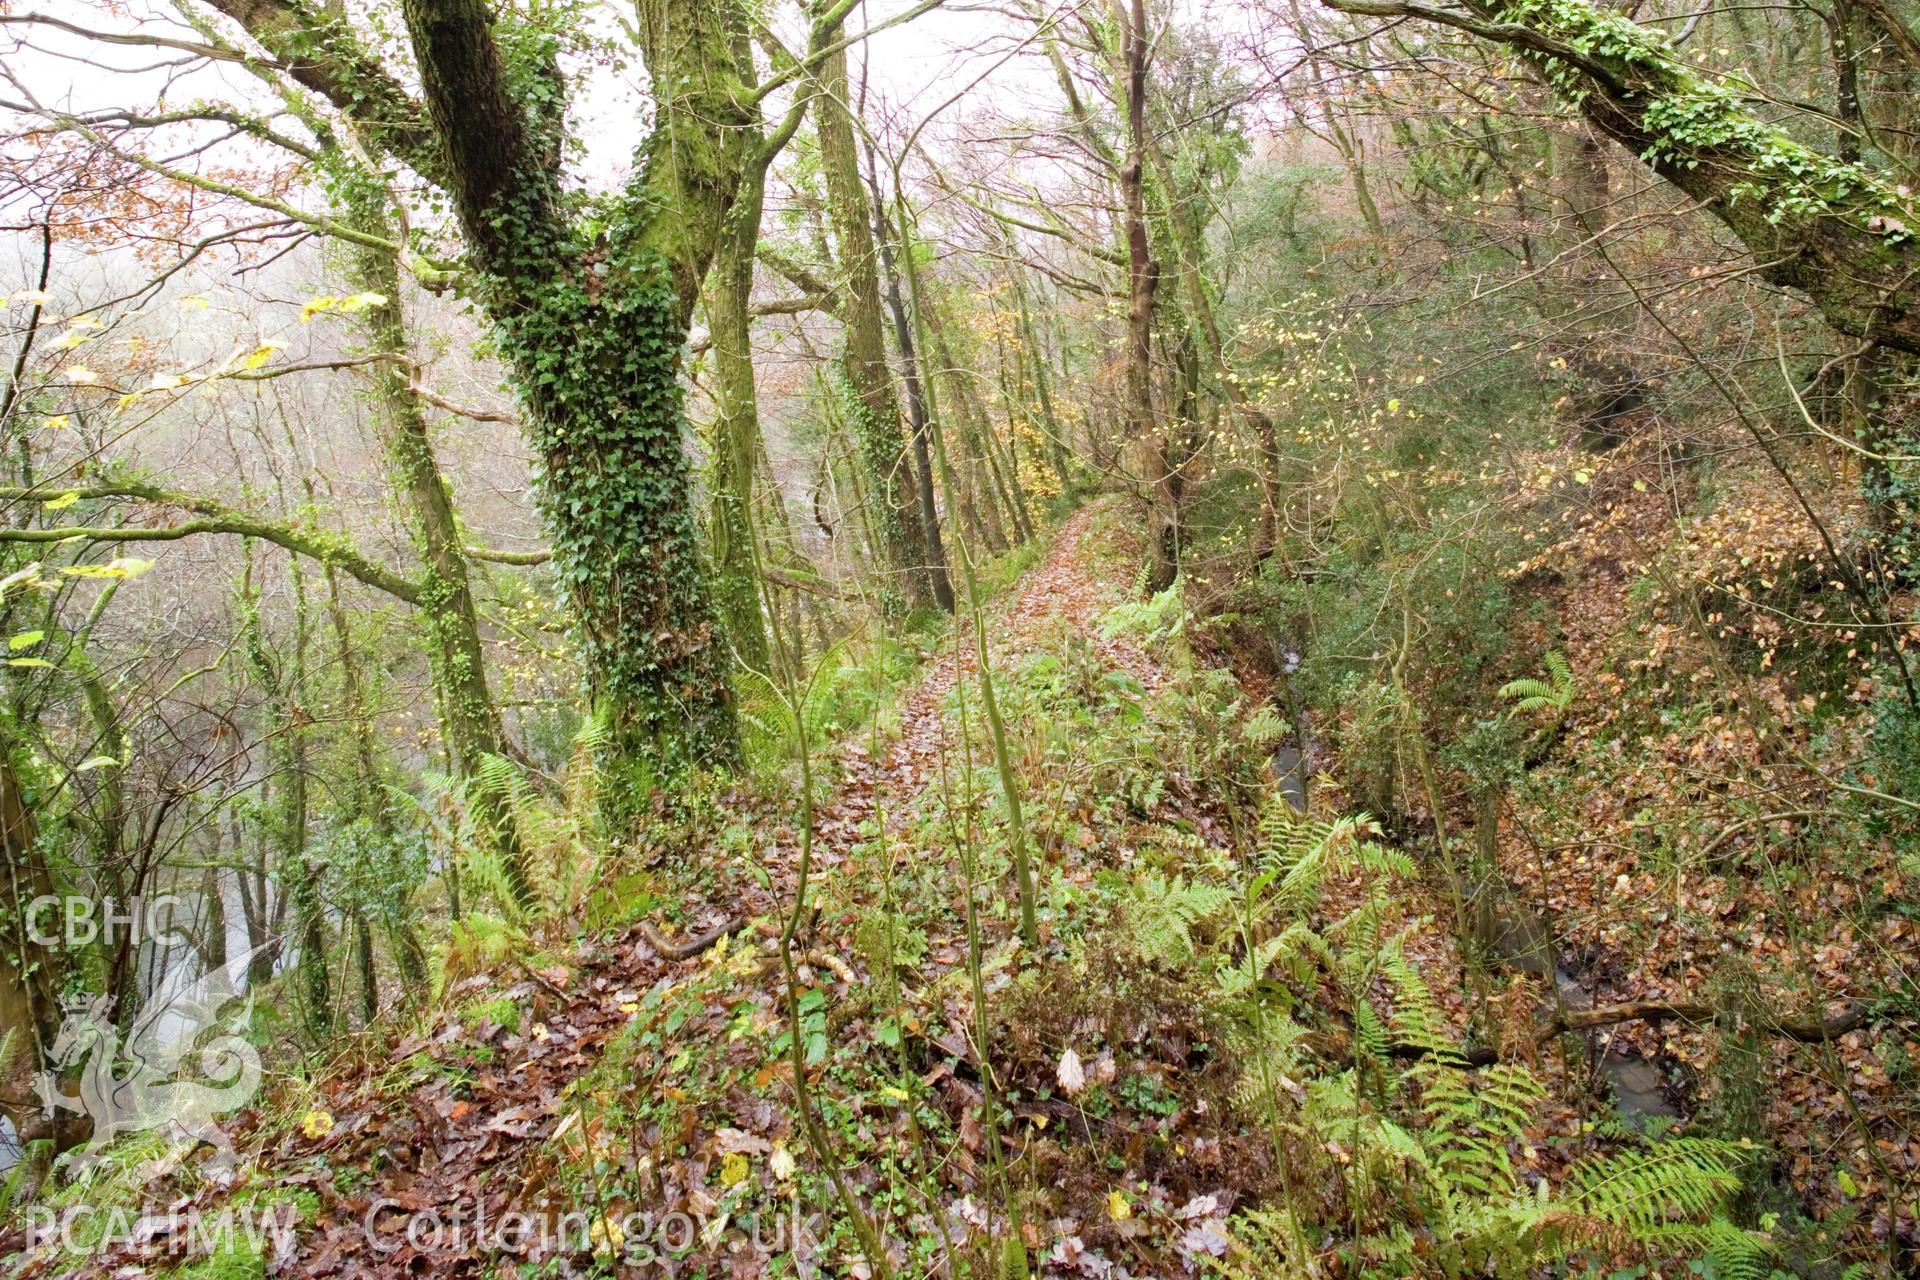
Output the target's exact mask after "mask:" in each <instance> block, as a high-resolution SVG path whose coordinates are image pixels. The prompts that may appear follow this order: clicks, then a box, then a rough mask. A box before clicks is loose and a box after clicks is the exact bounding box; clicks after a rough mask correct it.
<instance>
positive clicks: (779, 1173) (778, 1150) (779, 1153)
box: [767, 1142, 800, 1182]
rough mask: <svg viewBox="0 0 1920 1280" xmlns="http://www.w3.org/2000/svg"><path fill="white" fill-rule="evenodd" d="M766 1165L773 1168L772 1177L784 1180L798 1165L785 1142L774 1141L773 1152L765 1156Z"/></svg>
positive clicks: (792, 1173) (790, 1175) (791, 1175)
mask: <svg viewBox="0 0 1920 1280" xmlns="http://www.w3.org/2000/svg"><path fill="white" fill-rule="evenodd" d="M767 1167H768V1168H769V1169H772V1170H773V1176H774V1177H776V1178H778V1179H780V1181H782V1182H785V1181H787V1180H788V1179H789V1178H791V1177H793V1175H794V1172H795V1171H796V1170H797V1169H798V1168H799V1167H800V1166H799V1165H798V1164H797V1163H796V1162H795V1161H794V1158H793V1152H791V1151H789V1150H787V1144H786V1143H784V1142H776V1143H774V1144H773V1154H772V1155H771V1156H769V1157H768V1158H767Z"/></svg>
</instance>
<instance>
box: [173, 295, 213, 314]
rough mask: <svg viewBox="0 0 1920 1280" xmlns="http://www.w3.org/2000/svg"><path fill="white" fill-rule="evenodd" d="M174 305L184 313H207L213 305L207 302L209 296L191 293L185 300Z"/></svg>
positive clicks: (180, 299) (176, 301)
mask: <svg viewBox="0 0 1920 1280" xmlns="http://www.w3.org/2000/svg"><path fill="white" fill-rule="evenodd" d="M173 305H174V306H176V307H179V308H180V309H181V310H182V311H205V310H206V309H207V308H208V307H210V306H212V305H213V304H212V303H211V302H209V301H207V296H206V295H205V294H203V293H190V294H188V295H187V296H186V297H184V298H179V299H176V300H175V301H174V304H173Z"/></svg>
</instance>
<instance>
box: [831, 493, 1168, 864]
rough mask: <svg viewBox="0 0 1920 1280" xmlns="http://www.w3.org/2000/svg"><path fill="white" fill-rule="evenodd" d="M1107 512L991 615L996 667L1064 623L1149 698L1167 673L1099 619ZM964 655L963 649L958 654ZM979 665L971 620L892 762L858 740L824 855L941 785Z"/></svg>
mask: <svg viewBox="0 0 1920 1280" xmlns="http://www.w3.org/2000/svg"><path fill="white" fill-rule="evenodd" d="M1099 510H1100V508H1098V507H1097V506H1089V507H1082V508H1081V509H1080V510H1079V511H1076V512H1075V513H1074V514H1073V515H1072V516H1070V517H1068V519H1067V520H1066V521H1065V522H1064V523H1063V524H1062V525H1061V526H1060V527H1059V528H1058V529H1057V530H1055V531H1054V536H1053V541H1052V544H1051V545H1050V546H1049V547H1048V548H1047V552H1046V555H1045V556H1044V557H1043V558H1042V559H1041V560H1040V562H1039V563H1038V564H1036V565H1034V566H1033V568H1031V569H1029V570H1028V571H1027V572H1026V574H1025V575H1024V576H1023V577H1022V579H1021V583H1020V587H1019V589H1018V590H1017V591H1016V592H1015V593H1014V594H1013V595H1012V596H1011V597H1010V598H1008V599H1006V600H1003V601H1001V602H1000V603H999V604H998V605H996V606H994V607H993V608H992V609H991V610H990V611H989V616H988V619H987V637H988V643H989V644H990V645H991V646H993V648H994V650H995V658H994V661H995V663H996V665H997V664H999V663H1001V662H1004V661H1005V660H1006V659H1008V658H1009V657H1015V656H1017V655H1018V654H1020V653H1023V652H1026V651H1027V650H1029V649H1031V647H1032V646H1033V643H1034V642H1035V640H1036V638H1037V636H1038V633H1039V632H1040V631H1041V630H1042V629H1043V628H1045V627H1047V626H1048V625H1050V624H1051V623H1053V622H1054V620H1056V619H1058V620H1062V621H1065V622H1067V623H1068V624H1070V625H1071V626H1072V627H1073V628H1075V629H1076V630H1079V631H1080V632H1082V633H1084V634H1085V635H1086V637H1087V638H1088V639H1089V640H1090V641H1091V642H1092V643H1093V644H1094V646H1095V647H1096V648H1097V649H1098V651H1099V652H1100V654H1101V656H1102V657H1103V658H1105V659H1106V660H1107V661H1108V662H1110V663H1111V664H1112V665H1114V666H1116V667H1120V668H1123V669H1125V670H1126V671H1128V672H1129V673H1130V674H1131V675H1132V676H1133V677H1134V678H1135V679H1136V680H1138V681H1139V682H1140V683H1141V685H1142V686H1143V687H1144V688H1146V689H1147V690H1148V691H1149V692H1153V691H1157V690H1158V689H1159V688H1160V686H1161V685H1162V684H1163V683H1164V681H1165V679H1166V676H1165V673H1164V672H1163V671H1162V670H1161V668H1160V667H1159V665H1158V664H1157V663H1155V662H1154V661H1153V660H1152V659H1151V658H1149V657H1147V655H1146V654H1144V653H1142V652H1141V651H1140V649H1139V648H1138V647H1137V646H1135V645H1133V644H1130V643H1128V642H1126V641H1124V640H1105V639H1102V638H1101V637H1100V636H1099V635H1098V633H1097V625H1098V622H1099V619H1100V616H1101V615H1102V614H1103V613H1104V612H1105V611H1106V610H1107V609H1109V608H1111V607H1112V606H1113V605H1115V604H1116V603H1118V602H1119V599H1120V593H1119V591H1118V590H1117V589H1116V588H1115V587H1114V586H1113V585H1112V584H1109V583H1105V582H1101V581H1100V580H1098V579H1097V578H1096V577H1095V576H1094V575H1093V573H1092V572H1091V568H1090V565H1089V563H1088V548H1087V546H1086V539H1087V535H1088V533H1089V531H1090V529H1091V527H1092V525H1093V522H1094V519H1095V517H1096V515H1097V514H1098V511H1099ZM956 650H957V652H956ZM977 666H978V655H977V654H976V652H975V647H974V643H973V633H972V629H971V627H969V626H968V624H967V622H966V620H965V619H963V618H962V619H956V621H955V632H954V634H953V635H952V636H950V637H949V639H948V641H947V643H946V644H945V645H944V646H943V648H942V652H941V653H940V654H939V656H937V657H936V658H934V659H933V660H932V662H930V663H929V664H928V666H927V669H926V671H925V672H924V673H923V674H922V676H921V678H920V682H919V684H918V686H917V687H916V688H915V689H914V690H913V691H912V692H911V693H909V694H908V695H907V696H906V697H905V698H904V699H902V701H901V703H900V731H899V735H898V737H897V738H896V739H895V740H894V741H893V743H892V745H891V746H890V747H889V748H888V749H887V750H886V752H885V753H884V756H883V757H882V758H881V759H879V760H874V759H873V758H872V757H871V756H870V755H869V754H868V752H867V750H866V748H865V747H864V746H862V745H860V744H859V743H857V742H850V743H848V744H847V745H846V747H845V750H844V757H843V762H842V763H843V768H842V773H841V780H840V783H839V785H838V787H837V789H836V790H835V792H834V794H833V797H832V798H831V799H830V800H829V801H828V802H827V804H825V805H824V806H822V808H821V810H820V812H819V813H818V814H817V815H816V819H815V825H816V831H817V833H818V839H819V851H820V853H821V859H822V861H823V862H824V863H826V864H827V865H834V864H836V863H837V862H839V861H841V860H844V859H845V858H846V857H847V856H848V855H850V854H851V853H852V851H853V850H854V849H855V848H857V847H858V846H859V845H861V844H862V843H864V842H865V841H866V840H867V839H868V837H867V836H866V835H865V834H863V832H862V830H861V827H862V824H863V823H865V822H867V821H868V820H870V819H871V818H872V817H873V816H874V813H875V809H876V805H877V804H884V805H885V806H886V809H887V812H888V813H889V814H890V815H893V817H894V818H896V819H897V817H898V815H899V814H900V813H901V812H902V810H903V809H904V807H905V805H906V803H907V802H909V801H911V800H912V798H913V797H914V796H916V795H918V794H919V792H920V791H921V790H922V789H923V788H925V787H926V786H928V785H931V784H932V783H933V782H934V780H936V779H937V778H938V776H939V773H940V768H941V760H942V756H943V755H944V754H945V753H946V752H947V751H948V750H949V749H951V748H952V747H953V745H954V742H953V735H952V734H951V733H950V732H949V726H948V724H947V720H946V715H945V707H946V703H947V699H948V698H949V696H950V695H951V694H952V693H953V689H954V685H955V684H956V683H958V681H959V680H960V678H961V676H962V675H972V674H973V672H974V669H975V668H976V667H977Z"/></svg>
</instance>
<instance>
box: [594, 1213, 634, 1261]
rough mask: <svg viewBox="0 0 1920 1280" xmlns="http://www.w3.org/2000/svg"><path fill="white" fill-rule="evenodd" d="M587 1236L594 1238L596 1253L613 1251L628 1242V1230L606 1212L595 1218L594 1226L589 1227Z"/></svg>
mask: <svg viewBox="0 0 1920 1280" xmlns="http://www.w3.org/2000/svg"><path fill="white" fill-rule="evenodd" d="M587 1236H588V1238H589V1239H591V1240H592V1242H593V1248H594V1252H596V1253H599V1252H602V1251H604V1252H607V1253H612V1252H614V1251H615V1250H617V1249H619V1247H620V1246H621V1245H623V1244H625V1243H626V1242H627V1233H626V1231H625V1230H624V1229H623V1228H622V1227H621V1226H620V1224H619V1223H618V1222H615V1221H614V1220H613V1218H612V1217H610V1216H608V1215H604V1214H603V1215H602V1216H600V1217H598V1218H596V1219H594V1222H593V1226H591V1227H589V1228H588V1229H587Z"/></svg>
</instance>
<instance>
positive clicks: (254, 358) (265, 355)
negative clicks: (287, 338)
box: [242, 338, 287, 369]
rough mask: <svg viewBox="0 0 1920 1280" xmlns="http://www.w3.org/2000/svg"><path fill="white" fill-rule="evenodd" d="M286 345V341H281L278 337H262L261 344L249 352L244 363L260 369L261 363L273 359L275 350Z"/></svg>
mask: <svg viewBox="0 0 1920 1280" xmlns="http://www.w3.org/2000/svg"><path fill="white" fill-rule="evenodd" d="M286 345H287V344H286V343H284V342H282V341H280V339H278V338H262V339H260V345H259V346H257V347H255V348H254V349H253V350H252V351H251V352H249V353H248V355H247V358H246V360H244V361H243V362H242V363H243V364H245V365H246V367H247V368H249V369H258V368H259V367H260V366H261V365H264V364H265V363H266V362H267V361H269V360H271V359H273V353H274V352H276V351H280V350H283V349H285V347H286Z"/></svg>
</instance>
